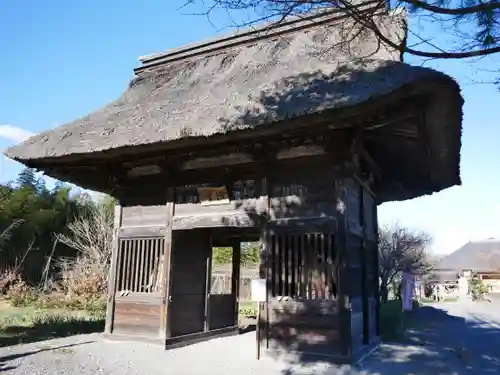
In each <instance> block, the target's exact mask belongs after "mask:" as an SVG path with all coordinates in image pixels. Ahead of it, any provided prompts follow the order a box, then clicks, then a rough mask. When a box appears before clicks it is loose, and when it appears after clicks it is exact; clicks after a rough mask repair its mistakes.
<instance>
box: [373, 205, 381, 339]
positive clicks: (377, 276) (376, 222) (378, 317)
mask: <svg viewBox="0 0 500 375" xmlns="http://www.w3.org/2000/svg"><path fill="white" fill-rule="evenodd" d="M373 211H374V213H373V220H374V224H373V225H374V226H375V231H376V232H375V236H376V237H375V250H374V251H375V254H374V256H375V280H376V283H377V289H376V290H377V292H376V296H375V297H376V299H377V301H376V311H375V314H376V315H375V319H376V320H375V322H376V323H375V324H376V332H377V336H378V337H380V281H379V279H380V264H379V262H380V259H379V253H378V246H379V243H378V242H379V238H378V236H379V233H378V229H379V228H378V213H377V204H374V205H373Z"/></svg>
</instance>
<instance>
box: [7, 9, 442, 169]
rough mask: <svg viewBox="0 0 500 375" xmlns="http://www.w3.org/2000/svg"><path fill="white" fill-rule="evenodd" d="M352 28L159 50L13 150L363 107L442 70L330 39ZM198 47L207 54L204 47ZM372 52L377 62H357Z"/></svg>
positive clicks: (132, 142) (392, 30)
mask: <svg viewBox="0 0 500 375" xmlns="http://www.w3.org/2000/svg"><path fill="white" fill-rule="evenodd" d="M330 18H331V16H330ZM381 23H383V24H385V25H386V29H387V30H388V35H391V36H392V38H393V39H398V38H399V37H400V36H401V35H398V33H399V32H400V28H399V24H398V23H397V22H395V21H394V20H393V19H391V18H390V17H384V18H382V19H381ZM295 26H298V25H295ZM348 26H350V25H344V26H343V27H340V26H339V27H332V26H331V25H330V24H321V25H319V26H316V27H309V28H306V29H301V30H295V31H293V32H290V33H289V34H284V35H279V36H275V37H271V33H270V32H267V33H266V35H265V39H260V40H254V41H253V42H252V40H250V42H249V41H247V39H249V37H248V36H246V35H245V33H242V34H240V36H239V38H240V39H243V42H244V43H243V44H242V45H237V46H235V47H231V48H228V47H227V44H228V42H227V41H224V40H223V41H220V42H219V45H215V46H210V48H211V49H212V50H213V49H214V48H215V49H217V48H218V49H221V50H219V51H216V52H210V51H208V52H207V47H203V45H202V46H198V47H195V51H190V52H191V55H192V54H195V56H194V57H191V58H187V57H185V55H186V54H187V53H186V52H185V50H180V51H179V50H175V51H174V52H173V53H171V54H163V55H153V56H152V58H151V59H149V60H148V59H144V60H143V63H144V65H145V66H146V67H147V66H148V64H149V65H151V64H155V63H156V62H157V60H161V59H162V58H163V60H167V61H168V60H175V59H177V61H171V62H168V63H165V61H163V62H162V65H160V66H158V67H157V68H155V69H153V68H151V69H149V68H146V69H144V68H143V69H140V70H139V71H138V72H137V75H136V77H135V78H134V79H133V80H132V81H131V82H130V85H129V88H128V89H127V90H126V91H125V93H124V94H123V95H122V96H121V97H120V98H119V99H118V100H116V101H114V102H112V103H110V104H109V105H107V106H105V107H103V108H102V109H100V110H98V111H96V112H94V113H91V114H89V115H87V116H85V117H83V118H80V119H78V120H76V121H73V122H71V123H69V124H67V125H63V126H60V127H58V128H55V129H52V130H48V131H45V132H43V133H41V134H38V135H36V136H34V137H32V138H30V139H28V140H27V141H25V142H23V143H22V144H20V145H18V146H14V147H12V148H10V149H8V150H7V152H6V155H7V156H8V157H10V158H13V159H16V160H18V161H21V162H22V161H29V160H34V159H43V158H52V157H63V156H65V155H70V154H86V153H95V152H100V151H104V150H109V149H116V148H120V147H124V146H137V145H146V144H151V143H157V142H168V141H170V142H171V141H176V140H179V139H180V138H185V137H197V136H204V137H209V136H212V135H215V134H218V133H219V134H220V133H227V132H229V131H233V130H237V129H244V128H249V127H255V126H258V125H266V126H269V123H270V122H275V121H279V120H281V119H283V118H292V117H295V116H299V115H302V114H305V113H309V112H318V111H321V110H324V109H328V108H338V107H346V106H352V105H356V104H358V103H360V102H363V101H366V100H368V99H370V98H371V97H373V96H377V95H382V94H384V93H387V92H390V91H393V90H396V89H398V88H399V87H401V86H403V85H405V84H407V83H409V82H412V81H413V80H419V79H421V78H422V77H425V76H432V75H439V76H441V74H440V73H437V72H434V71H431V70H429V69H422V68H415V67H412V66H409V65H406V64H401V63H396V62H393V60H399V53H396V52H394V51H389V50H388V49H387V48H385V47H383V46H380V45H379V43H378V41H377V40H376V38H374V37H373V36H371V37H368V35H360V36H358V37H357V38H356V39H355V40H354V41H353V42H352V43H349V46H348V47H346V46H345V45H342V46H341V47H332V46H335V45H337V44H339V42H340V41H341V40H344V39H345V38H346V35H347V34H346V33H348V31H346V30H347V29H349V27H348ZM364 34H366V32H365V33H364ZM256 37H257V36H255V35H253V36H252V38H256ZM262 37H263V36H262V35H261V36H260V38H262ZM236 39H238V38H236ZM250 39H251V38H250ZM230 42H231V44H234V43H238V40H234V38H233V40H231V41H230ZM248 43H255V44H250V45H249V44H248ZM216 44H217V43H216ZM221 45H222V46H221ZM191 48H192V47H191ZM196 49H201V50H202V53H201V54H199V55H196V54H197V53H198V52H197V51H196ZM179 55H181V57H180V58H179ZM366 56H367V57H369V58H370V60H366V61H358V62H353V59H354V58H356V57H366ZM386 60H388V61H386ZM319 81H321V82H320V83H319ZM311 84H314V85H315V91H316V92H315V93H314V95H313V94H312V93H308V94H309V95H302V97H300V96H298V95H296V96H295V97H294V100H293V101H287V100H286V98H284V99H285V100H279V99H276V98H279V97H280V96H282V95H289V94H288V93H287V92H289V91H290V90H297V89H304V90H307V89H308V86H310V85H311ZM306 93H307V92H306ZM273 100H276V101H275V102H274V103H272V101H273ZM250 114H251V115H250Z"/></svg>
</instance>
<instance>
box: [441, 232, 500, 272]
mask: <svg viewBox="0 0 500 375" xmlns="http://www.w3.org/2000/svg"><path fill="white" fill-rule="evenodd" d="M436 268H437V269H440V270H443V272H445V271H450V272H452V271H454V272H455V273H456V272H457V271H462V270H467V269H473V270H477V271H493V270H500V240H498V239H487V240H482V241H469V242H467V243H466V244H465V245H464V246H462V247H460V248H459V249H457V250H455V251H454V252H453V253H451V254H449V255H447V256H445V257H444V258H442V259H441V260H440V261H439V262H438V264H437V266H436Z"/></svg>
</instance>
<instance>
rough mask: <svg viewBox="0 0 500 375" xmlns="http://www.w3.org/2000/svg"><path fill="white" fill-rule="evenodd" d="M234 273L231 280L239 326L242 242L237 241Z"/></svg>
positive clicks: (234, 251) (236, 319)
mask: <svg viewBox="0 0 500 375" xmlns="http://www.w3.org/2000/svg"><path fill="white" fill-rule="evenodd" d="M232 246H233V272H232V279H231V291H232V293H233V298H234V325H235V326H237V325H238V324H239V321H238V313H239V301H240V266H241V242H240V241H239V240H238V241H235V242H234V243H233V245H232Z"/></svg>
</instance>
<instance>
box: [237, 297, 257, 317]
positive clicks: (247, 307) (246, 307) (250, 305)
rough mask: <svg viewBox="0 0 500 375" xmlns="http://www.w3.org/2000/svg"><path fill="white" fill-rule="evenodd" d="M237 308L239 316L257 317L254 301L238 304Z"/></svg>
mask: <svg viewBox="0 0 500 375" xmlns="http://www.w3.org/2000/svg"><path fill="white" fill-rule="evenodd" d="M238 307H239V308H238V315H239V316H242V317H248V316H257V302H255V301H241V302H239V304H238Z"/></svg>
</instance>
